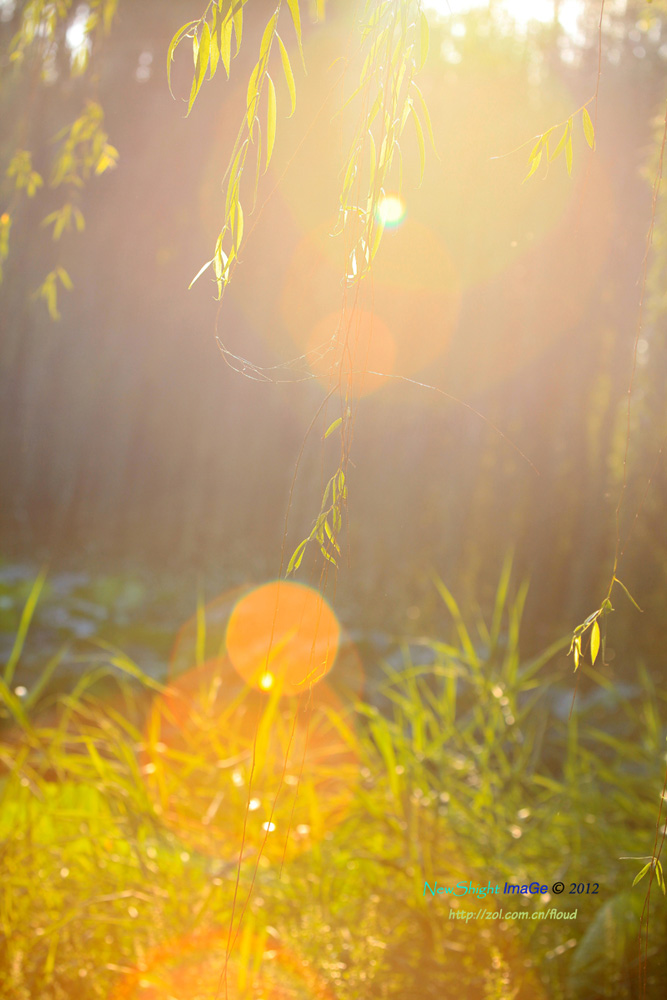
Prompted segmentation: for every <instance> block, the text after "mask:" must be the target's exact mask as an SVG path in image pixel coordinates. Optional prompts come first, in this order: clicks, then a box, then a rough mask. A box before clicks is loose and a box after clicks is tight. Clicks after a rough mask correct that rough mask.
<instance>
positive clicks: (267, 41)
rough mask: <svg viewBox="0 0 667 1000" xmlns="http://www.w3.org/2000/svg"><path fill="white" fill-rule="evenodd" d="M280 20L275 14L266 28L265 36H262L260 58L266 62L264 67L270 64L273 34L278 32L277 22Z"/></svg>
mask: <svg viewBox="0 0 667 1000" xmlns="http://www.w3.org/2000/svg"><path fill="white" fill-rule="evenodd" d="M277 20H278V15H277V14H274V15H273V17H271V18H269V22H268V24H267V26H266V27H265V28H264V34H263V35H262V42H261V45H260V47H259V58H260V59H263V60H264V65H266V63H267V62H268V59H269V53H270V51H271V43H272V42H273V34H274V32H275V30H276V21H277Z"/></svg>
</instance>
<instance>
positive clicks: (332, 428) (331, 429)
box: [324, 417, 343, 503]
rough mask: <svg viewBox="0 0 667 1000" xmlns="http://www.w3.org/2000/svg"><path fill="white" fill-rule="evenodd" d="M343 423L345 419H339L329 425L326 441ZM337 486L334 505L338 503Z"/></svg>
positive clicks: (325, 435)
mask: <svg viewBox="0 0 667 1000" xmlns="http://www.w3.org/2000/svg"><path fill="white" fill-rule="evenodd" d="M342 423H343V418H342V417H339V418H338V420H334V422H333V423H332V424H329V426H328V427H327V429H326V431H325V432H324V438H325V440H326V438H328V437H329V435H330V434H333V432H334V431H335V430H336V428H337V427H340V425H341V424H342ZM335 486H336V484H335V483H334V503H335V501H336V491H335Z"/></svg>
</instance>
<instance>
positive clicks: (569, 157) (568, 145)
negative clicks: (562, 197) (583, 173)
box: [565, 135, 572, 177]
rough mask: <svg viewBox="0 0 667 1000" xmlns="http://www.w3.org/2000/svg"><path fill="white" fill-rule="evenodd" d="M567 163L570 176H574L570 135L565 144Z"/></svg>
mask: <svg viewBox="0 0 667 1000" xmlns="http://www.w3.org/2000/svg"><path fill="white" fill-rule="evenodd" d="M565 162H566V163H567V172H568V175H569V176H570V177H571V176H572V136H571V135H569V136H568V139H567V142H566V144H565Z"/></svg>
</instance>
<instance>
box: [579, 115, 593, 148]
mask: <svg viewBox="0 0 667 1000" xmlns="http://www.w3.org/2000/svg"><path fill="white" fill-rule="evenodd" d="M581 117H582V119H583V123H584V135H585V136H586V142H587V143H588V145H589V146H590V147H591V149H595V129H594V128H593V122H592V121H591V116H590V115H589V113H588V108H584V110H583V111H582V112H581Z"/></svg>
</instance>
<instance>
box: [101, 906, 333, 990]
mask: <svg viewBox="0 0 667 1000" xmlns="http://www.w3.org/2000/svg"><path fill="white" fill-rule="evenodd" d="M227 936H228V931H227V929H226V928H222V927H213V928H209V929H207V930H199V931H195V932H193V933H191V934H185V935H183V936H182V937H179V938H175V939H173V940H170V941H167V942H165V943H164V944H162V945H160V946H158V947H156V948H153V949H151V950H150V951H149V952H148V954H147V955H146V956H145V958H144V960H143V962H142V967H141V969H133V970H132V971H131V972H128V973H126V974H125V975H124V976H123V978H122V979H121V980H120V981H119V982H118V983H117V984H116V985H115V986H114V987H113V989H112V990H111V993H110V994H109V1000H168V998H174V997H187V998H188V1000H211V998H213V997H216V996H218V995H220V996H221V997H224V996H226V997H227V998H228V1000H248V998H249V997H263V998H264V1000H290V998H295V997H317V998H319V1000H333V994H332V993H331V992H330V990H329V989H328V987H327V986H326V984H325V983H324V982H323V981H322V980H321V979H320V978H319V976H318V975H317V973H316V972H315V971H314V970H313V969H311V967H310V966H309V965H308V963H307V962H305V961H304V960H303V959H301V958H300V957H299V956H297V955H295V954H294V952H292V951H290V950H288V949H287V948H285V947H284V946H283V944H282V942H281V941H280V940H278V938H277V937H276V936H275V934H274V935H270V934H269V933H267V931H266V930H265V929H260V928H257V927H256V926H253V924H252V917H251V915H248V917H247V918H246V919H245V921H244V924H243V926H242V927H241V930H240V933H239V938H240V939H241V941H242V944H243V953H244V955H248V956H250V957H249V960H248V961H242V960H241V959H240V958H239V952H240V946H239V944H238V943H237V947H236V949H235V950H234V952H233V954H232V955H231V956H230V960H229V966H228V968H227V984H226V989H225V986H224V983H223V986H222V988H221V989H219V987H220V980H221V976H222V973H223V970H224V967H225V961H226V954H227Z"/></svg>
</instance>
